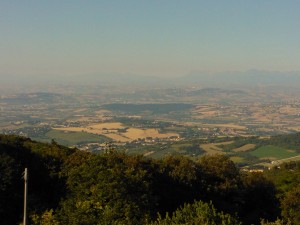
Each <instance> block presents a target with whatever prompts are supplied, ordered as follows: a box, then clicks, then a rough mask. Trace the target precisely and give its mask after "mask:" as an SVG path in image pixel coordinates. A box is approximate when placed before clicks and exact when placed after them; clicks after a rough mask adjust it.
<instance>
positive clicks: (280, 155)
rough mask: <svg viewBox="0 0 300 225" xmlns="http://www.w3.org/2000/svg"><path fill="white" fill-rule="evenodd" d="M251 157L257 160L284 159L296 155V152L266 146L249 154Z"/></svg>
mask: <svg viewBox="0 0 300 225" xmlns="http://www.w3.org/2000/svg"><path fill="white" fill-rule="evenodd" d="M250 154H251V155H253V156H255V157H257V158H270V159H284V158H289V157H293V156H296V155H298V154H297V153H296V152H293V151H290V150H288V149H285V148H281V147H277V146H272V145H266V146H262V147H259V148H258V149H256V150H254V151H252V152H250Z"/></svg>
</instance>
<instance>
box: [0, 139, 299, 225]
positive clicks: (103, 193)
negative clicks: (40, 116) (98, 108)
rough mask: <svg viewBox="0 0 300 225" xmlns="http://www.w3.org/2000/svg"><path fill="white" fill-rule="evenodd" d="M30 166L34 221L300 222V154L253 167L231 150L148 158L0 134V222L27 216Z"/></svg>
mask: <svg viewBox="0 0 300 225" xmlns="http://www.w3.org/2000/svg"><path fill="white" fill-rule="evenodd" d="M276 140H278V139H276ZM24 168H28V171H29V183H28V220H29V224H33V225H46V224H53V225H68V224H69V225H93V224H125V225H126V224H133V225H134V224H146V225H147V224H148V225H150V224H156V225H162V224H163V225H166V224H204V225H205V224H207V225H209V224H223V225H227V224H228V225H229V224H233V225H235V224H246V225H247V224H279V225H280V224H295V225H297V224H300V216H299V215H300V163H299V162H290V163H285V164H282V165H281V166H280V168H278V167H276V168H274V169H272V170H270V171H266V172H264V173H258V172H256V173H249V172H242V171H241V170H239V168H238V167H237V166H236V165H235V164H234V163H233V162H232V161H231V160H230V159H229V158H228V157H227V156H226V155H213V156H203V157H202V158H200V159H199V160H197V161H195V160H194V161H193V160H191V159H189V158H186V157H181V156H169V157H165V158H163V159H149V158H144V157H143V156H141V155H127V154H125V153H124V152H117V151H115V150H113V149H111V150H108V151H107V152H105V153H103V154H93V153H88V152H82V151H79V150H76V149H70V148H67V147H64V146H61V145H58V144H57V143H56V142H54V141H53V142H52V143H51V144H45V143H40V142H34V141H32V140H30V139H28V138H23V137H17V136H6V135H0V223H1V224H5V225H15V224H20V222H21V221H22V216H23V215H22V213H23V194H24V190H23V189H24V180H23V179H22V173H23V171H24ZM268 221H269V222H268ZM275 221H276V222H275Z"/></svg>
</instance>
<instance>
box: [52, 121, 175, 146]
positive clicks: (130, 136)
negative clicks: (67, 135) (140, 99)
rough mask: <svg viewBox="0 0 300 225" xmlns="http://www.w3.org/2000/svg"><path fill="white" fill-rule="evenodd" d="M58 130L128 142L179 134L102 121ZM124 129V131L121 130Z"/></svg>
mask: <svg viewBox="0 0 300 225" xmlns="http://www.w3.org/2000/svg"><path fill="white" fill-rule="evenodd" d="M54 129H55V130H58V131H69V132H86V133H89V134H97V135H104V136H106V137H108V138H110V139H113V140H115V141H119V142H127V141H132V140H137V139H139V138H141V139H143V138H147V137H152V138H168V137H172V136H178V134H177V133H159V130H158V129H154V128H149V129H141V128H127V127H125V126H123V124H122V123H118V122H115V123H100V124H94V125H90V126H86V127H64V128H54ZM121 129H123V130H122V131H120V130H121Z"/></svg>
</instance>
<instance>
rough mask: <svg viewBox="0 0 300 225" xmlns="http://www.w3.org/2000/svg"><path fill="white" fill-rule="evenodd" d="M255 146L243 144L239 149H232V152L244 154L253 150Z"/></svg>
mask: <svg viewBox="0 0 300 225" xmlns="http://www.w3.org/2000/svg"><path fill="white" fill-rule="evenodd" d="M255 146H256V145H255V144H245V145H243V146H241V147H239V148H235V149H232V151H234V152H246V151H250V150H252V149H254V148H255Z"/></svg>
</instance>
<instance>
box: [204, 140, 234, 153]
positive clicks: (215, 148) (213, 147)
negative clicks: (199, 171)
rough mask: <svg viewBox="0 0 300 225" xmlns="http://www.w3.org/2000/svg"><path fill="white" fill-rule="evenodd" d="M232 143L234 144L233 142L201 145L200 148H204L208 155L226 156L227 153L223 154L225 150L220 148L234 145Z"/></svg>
mask: <svg viewBox="0 0 300 225" xmlns="http://www.w3.org/2000/svg"><path fill="white" fill-rule="evenodd" d="M232 143H233V141H226V142H220V143H208V144H201V145H200V148H202V149H203V150H204V151H206V154H208V155H214V154H226V153H225V152H223V149H222V148H221V147H220V146H222V145H229V144H232Z"/></svg>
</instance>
